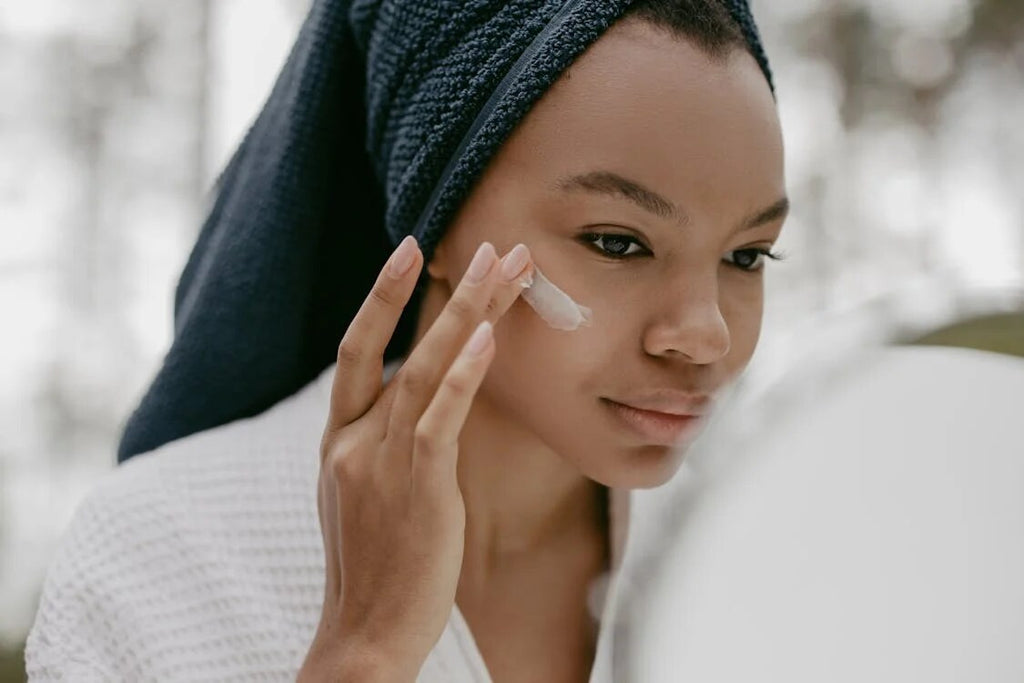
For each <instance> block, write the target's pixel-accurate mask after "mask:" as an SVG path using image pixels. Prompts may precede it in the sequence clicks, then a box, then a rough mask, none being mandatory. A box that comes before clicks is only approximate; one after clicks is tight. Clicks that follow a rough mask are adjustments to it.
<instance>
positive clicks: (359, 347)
mask: <svg viewBox="0 0 1024 683" xmlns="http://www.w3.org/2000/svg"><path fill="white" fill-rule="evenodd" d="M422 265H423V258H422V254H421V253H420V250H419V246H418V245H417V244H416V238H415V237H413V236H412V235H408V236H406V238H405V239H403V240H402V241H401V243H399V245H398V248H397V249H395V251H394V252H393V253H392V254H391V257H390V258H389V259H388V261H387V263H386V264H385V265H384V268H382V269H381V272H380V273H379V274H378V275H377V280H376V282H374V284H373V288H372V289H371V290H370V294H369V295H368V296H367V297H366V299H365V300H364V301H363V304H362V306H360V307H359V312H358V313H356V315H355V318H353V319H352V322H351V323H350V324H349V326H348V329H347V330H345V335H344V336H343V337H342V339H341V343H340V344H338V366H337V368H336V369H335V371H334V383H333V385H332V386H331V407H330V412H329V413H328V417H327V430H328V431H330V430H335V429H340V428H341V427H344V426H345V425H347V424H349V423H350V422H353V421H355V420H356V419H358V418H359V417H361V416H362V415H363V414H364V413H365V412H366V411H367V410H369V409H370V407H371V406H372V405H373V402H374V400H376V398H377V395H378V394H379V393H380V388H381V384H382V375H383V372H384V350H385V349H386V348H387V345H388V342H389V341H390V340H391V336H392V335H393V334H394V333H395V327H396V326H397V325H398V320H399V318H400V317H401V315H402V311H403V310H404V309H405V306H406V304H408V303H409V298H410V297H411V296H412V292H413V290H414V289H415V287H416V279H417V277H418V276H419V272H420V267H421V266H422Z"/></svg>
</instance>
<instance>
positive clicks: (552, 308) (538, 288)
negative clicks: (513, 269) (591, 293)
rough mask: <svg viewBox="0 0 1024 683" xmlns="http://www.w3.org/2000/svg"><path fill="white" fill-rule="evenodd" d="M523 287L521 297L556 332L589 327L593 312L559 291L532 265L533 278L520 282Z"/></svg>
mask: <svg viewBox="0 0 1024 683" xmlns="http://www.w3.org/2000/svg"><path fill="white" fill-rule="evenodd" d="M520 283H521V284H522V286H523V287H524V290H523V293H522V297H523V299H525V300H526V303H528V304H530V306H531V307H532V308H533V310H535V311H536V312H537V315H539V316H540V317H541V318H542V319H543V320H544V322H546V323H547V324H548V325H550V326H551V327H553V328H555V329H556V330H575V329H576V328H578V327H580V326H589V325H590V323H591V320H592V318H593V312H592V311H591V310H590V309H589V308H587V307H586V306H581V305H580V304H578V303H576V302H575V301H573V300H572V297H570V296H569V295H568V294H566V293H565V292H563V291H562V290H561V289H559V288H558V287H557V286H555V284H554V283H553V282H551V280H549V279H547V278H546V277H544V273H542V272H541V271H540V268H537V267H536V264H534V269H533V278H532V279H528V280H521V281H520Z"/></svg>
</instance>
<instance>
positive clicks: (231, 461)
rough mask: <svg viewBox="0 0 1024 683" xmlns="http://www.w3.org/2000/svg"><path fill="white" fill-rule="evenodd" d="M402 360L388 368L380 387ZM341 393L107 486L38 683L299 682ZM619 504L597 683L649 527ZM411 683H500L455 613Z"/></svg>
mask: <svg viewBox="0 0 1024 683" xmlns="http://www.w3.org/2000/svg"><path fill="white" fill-rule="evenodd" d="M400 360H401V359H396V360H395V361H393V362H392V363H389V364H388V365H387V366H385V368H384V376H383V379H384V381H385V382H386V381H388V380H389V378H390V377H391V376H393V374H394V371H395V370H397V368H398V366H399V365H400V362H399V361H400ZM333 379H334V372H333V367H328V368H327V369H326V370H325V371H324V372H323V373H321V375H320V377H319V378H317V379H316V380H314V381H313V382H312V383H310V385H309V386H307V387H306V388H304V389H302V390H301V391H299V393H297V394H296V395H294V396H292V397H289V398H287V399H285V400H282V401H279V402H278V403H277V404H276V405H275V406H274V407H273V408H272V409H270V410H268V411H266V412H264V413H263V414H261V415H259V416H257V417H255V418H252V419H248V420H238V421H236V422H233V423H231V424H228V425H222V426H220V427H217V428H214V429H209V430H206V431H205V432H203V433H201V434H194V435H191V436H189V437H187V438H183V439H178V440H176V441H175V442H174V443H171V444H167V445H166V446H164V447H162V448H160V449H157V450H156V451H154V452H152V453H148V454H146V455H144V456H142V457H139V458H133V459H132V460H131V461H130V462H128V463H125V464H124V466H122V467H118V468H115V469H114V470H112V471H111V472H109V473H108V475H107V476H106V477H105V478H104V479H103V481H102V482H101V484H100V486H98V487H97V488H96V489H95V490H94V491H93V492H92V493H90V494H89V496H87V497H86V499H85V501H84V502H83V503H82V504H81V505H80V506H78V508H77V509H76V511H75V515H74V518H73V520H72V522H71V524H70V525H69V526H68V528H67V530H66V531H65V533H64V535H63V536H62V538H61V542H60V544H59V547H58V549H57V552H56V553H55V556H54V560H53V562H52V563H51V565H50V568H49V570H48V572H47V575H46V581H45V582H44V586H43V590H42V595H41V596H40V600H39V610H38V612H37V614H36V618H35V621H34V623H33V625H32V629H31V631H30V633H29V636H28V641H27V643H26V648H25V664H26V671H27V673H28V679H29V680H30V681H32V682H33V683H43V682H44V681H74V682H75V683H79V682H83V681H84V682H90V683H91V682H95V683H114V682H116V681H130V682H131V683H148V682H149V681H159V682H161V683H168V682H174V681H188V682H190V683H195V682H197V681H211V682H212V681H216V682H218V683H223V682H225V681H239V682H241V681H294V680H295V675H296V673H297V672H298V670H299V668H300V667H301V665H302V662H303V660H304V659H305V656H306V653H307V652H308V651H309V646H310V643H311V642H312V641H313V636H314V634H315V632H316V628H317V624H318V623H319V621H320V613H321V607H322V604H323V597H324V579H325V576H326V572H325V569H324V548H323V537H322V536H321V533H320V521H319V517H318V514H317V497H316V495H315V491H316V486H317V477H318V476H319V473H320V458H319V454H318V451H317V443H318V442H319V440H320V431H321V429H322V426H323V423H324V419H325V416H326V414H327V409H328V406H329V404H330V394H331V384H332V381H333ZM609 495H610V499H609V507H608V512H607V514H608V525H609V528H608V531H609V534H610V537H609V541H610V549H611V567H610V568H609V571H608V572H606V573H605V574H603V575H601V576H599V577H597V578H596V579H595V580H594V581H593V582H592V583H591V586H590V594H589V595H590V603H589V607H590V610H591V615H592V616H593V617H594V618H595V619H599V620H600V624H599V626H600V628H599V630H598V642H597V652H596V654H595V662H594V669H593V672H592V676H591V679H590V680H591V681H594V683H611V681H612V680H622V679H621V678H613V677H612V676H611V675H610V671H611V670H612V666H613V661H612V656H613V651H614V650H615V643H616V642H617V641H616V637H618V636H617V634H621V632H622V629H621V626H618V624H617V617H616V615H617V611H616V604H617V600H616V596H617V595H618V594H619V591H620V590H624V589H625V586H624V584H623V581H624V580H625V577H627V576H629V574H628V573H627V571H626V569H627V567H628V566H629V565H628V564H627V563H628V562H629V561H630V559H629V558H630V557H631V552H630V551H629V548H628V543H627V537H628V538H629V539H630V541H629V542H632V541H631V539H632V532H631V531H630V527H631V526H633V525H634V524H636V523H642V521H643V518H642V517H640V518H636V519H635V521H631V520H633V519H634V517H633V504H632V503H633V494H632V492H631V491H629V490H628V489H612V490H611V491H610V494H609ZM657 542H658V543H659V544H660V543H662V542H663V539H662V538H661V537H659V538H658V539H657ZM628 585H629V584H628V583H627V584H626V586H628ZM416 681H417V683H490V681H491V678H490V675H489V674H488V671H487V667H486V664H485V663H484V660H483V656H482V655H481V654H480V651H479V648H478V646H477V642H476V640H475V638H474V636H473V633H472V632H471V631H470V629H469V626H468V624H467V622H466V621H465V619H464V617H463V615H462V613H461V611H460V610H459V608H458V606H457V605H455V606H453V608H452V612H451V614H450V616H449V619H448V622H447V624H446V625H445V628H444V631H443V633H442V634H441V636H440V638H439V639H438V641H437V643H436V644H435V645H434V647H433V648H432V650H431V651H430V653H429V654H428V656H427V658H426V660H425V661H424V663H423V666H422V668H421V669H420V672H419V675H418V676H417V678H416Z"/></svg>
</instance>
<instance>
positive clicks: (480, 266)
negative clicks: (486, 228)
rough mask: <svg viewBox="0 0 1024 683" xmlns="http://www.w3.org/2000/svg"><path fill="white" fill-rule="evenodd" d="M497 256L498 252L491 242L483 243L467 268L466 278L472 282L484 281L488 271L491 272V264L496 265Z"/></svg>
mask: <svg viewBox="0 0 1024 683" xmlns="http://www.w3.org/2000/svg"><path fill="white" fill-rule="evenodd" d="M497 257H498V254H497V253H496V252H495V251H494V246H493V245H492V244H491V243H490V242H484V243H483V244H481V245H480V248H479V249H477V250H476V254H475V255H474V256H473V260H472V261H471V262H470V264H469V268H468V269H467V270H466V279H467V280H469V281H470V282H482V281H483V279H484V278H485V277H487V273H489V272H491V266H493V265H494V260H495V259H496V258H497Z"/></svg>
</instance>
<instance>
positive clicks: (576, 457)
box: [430, 20, 785, 488]
mask: <svg viewBox="0 0 1024 683" xmlns="http://www.w3.org/2000/svg"><path fill="white" fill-rule="evenodd" d="M784 198H785V188H784V179H783V151H782V139H781V131H780V127H779V122H778V117H777V113H776V109H775V105H774V102H773V100H772V97H771V93H770V90H769V88H768V84H767V82H766V80H765V78H764V76H763V75H762V74H761V72H760V70H759V69H758V67H757V65H756V63H755V62H754V60H753V58H751V57H750V56H749V55H748V54H746V53H745V52H743V51H742V50H734V51H733V52H732V53H731V54H730V55H729V56H728V57H726V58H724V59H712V58H709V57H708V56H707V55H706V54H705V53H704V52H702V51H700V50H699V49H697V48H696V47H694V46H693V45H692V44H691V43H690V42H689V41H684V40H681V39H679V38H677V37H674V36H672V35H670V34H668V33H667V32H664V31H661V30H659V29H656V28H654V27H651V26H649V25H648V24H646V23H642V22H639V21H632V20H627V21H624V22H620V23H619V24H617V25H616V26H614V27H613V28H612V29H611V30H609V31H608V32H607V33H606V34H605V35H604V36H602V38H601V39H600V40H599V41H598V42H596V43H595V44H594V45H593V46H592V47H591V49H590V50H588V51H587V52H586V53H585V54H584V55H583V56H582V57H581V58H580V59H579V60H578V61H577V62H576V63H575V64H574V65H573V67H572V68H571V69H570V70H569V71H568V72H567V73H566V74H564V75H563V77H562V78H561V80H560V81H559V82H558V83H557V84H556V85H555V86H554V87H553V88H551V89H550V90H549V91H548V92H547V93H546V94H545V95H544V97H543V99H542V100H541V101H540V102H539V103H538V104H537V106H535V107H534V109H533V110H532V111H531V112H530V114H529V115H528V116H527V117H526V118H525V119H524V120H523V121H522V122H521V124H520V126H519V127H518V128H517V130H516V132H515V133H514V134H513V135H512V136H511V137H510V139H509V140H508V141H507V142H506V144H505V145H504V146H503V148H502V150H501V151H500V153H499V154H498V155H497V156H496V157H495V159H494V160H493V162H492V163H491V164H490V166H489V167H488V169H487V171H486V173H485V174H484V175H483V177H482V178H481V179H480V182H479V183H478V185H477V186H476V188H475V189H474V190H473V192H472V194H471V196H470V197H469V198H468V200H467V201H466V203H465V204H464V205H463V207H462V209H461V210H460V212H459V215H458V216H457V217H456V219H455V221H454V222H453V224H452V226H451V227H450V229H449V230H448V232H447V233H446V235H445V237H444V239H443V241H442V242H441V243H440V244H439V245H438V249H437V252H436V254H435V257H434V260H433V261H432V263H431V264H430V272H431V274H432V275H433V276H434V277H435V278H437V279H435V280H433V281H432V282H431V284H430V287H432V288H433V287H443V288H444V289H445V290H446V291H447V289H448V288H449V287H452V288H453V287H454V286H455V284H457V282H458V280H459V279H460V278H461V275H462V273H463V272H464V271H465V269H466V267H467V265H468V263H469V261H470V259H471V258H472V256H473V253H474V252H475V251H476V248H477V246H479V244H480V243H481V242H482V241H484V240H488V241H490V242H492V243H493V244H494V245H495V247H496V248H497V249H498V252H499V254H503V253H505V252H506V251H507V250H509V249H511V248H512V247H513V246H514V245H515V244H516V243H517V242H523V243H524V244H526V245H527V246H528V247H529V248H530V251H531V253H532V255H533V259H534V262H535V263H536V265H537V267H538V268H540V269H541V271H543V273H544V274H545V275H546V276H547V277H548V278H549V279H550V280H551V281H552V282H553V283H554V284H556V285H557V286H559V287H560V288H561V289H563V290H564V291H565V292H566V293H568V294H569V295H570V296H571V297H572V298H573V299H575V300H576V301H577V302H578V303H580V304H582V305H584V306H587V307H589V308H590V309H592V311H593V322H592V324H591V325H590V326H589V327H581V328H579V329H577V330H574V331H562V330H556V329H552V328H551V327H549V326H548V325H547V324H546V323H545V322H544V321H543V320H542V319H541V318H540V317H539V316H538V315H537V314H536V313H535V312H534V311H533V309H531V308H530V307H529V305H528V304H527V303H526V302H525V301H523V300H521V299H520V300H518V301H516V303H515V304H514V305H513V306H512V308H511V309H510V310H509V311H508V313H506V314H505V316H504V317H503V318H502V319H501V320H500V321H499V322H498V324H497V325H496V327H495V339H496V344H497V353H496V356H495V359H494V361H493V364H492V366H491V368H490V371H489V373H488V375H487V378H486V380H485V382H484V384H483V386H482V387H481V390H480V393H479V394H478V399H477V400H478V401H483V402H486V403H488V404H490V405H491V406H493V408H494V414H498V415H502V416H503V417H504V418H505V419H506V420H507V422H508V426H507V428H508V429H510V430H518V431H519V432H520V436H523V438H527V437H529V438H535V439H540V441H542V442H543V443H544V444H545V445H546V446H548V447H550V448H551V449H553V450H554V451H555V452H557V453H558V454H559V455H561V456H562V457H564V458H567V459H568V460H569V461H571V462H572V463H573V464H574V465H575V466H576V467H577V468H578V469H579V470H580V471H581V473H583V474H584V475H586V476H588V477H589V478H591V479H593V480H595V481H598V482H600V483H603V484H605V485H608V486H613V487H630V488H645V487H650V486H657V485H659V484H661V483H663V482H664V481H666V480H667V479H668V478H670V477H671V476H672V474H673V473H674V472H675V470H676V469H677V468H678V466H679V464H680V462H681V458H682V454H683V452H684V451H685V442H686V440H685V439H684V440H682V441H679V442H677V443H676V444H675V445H674V446H672V445H668V444H666V443H664V442H659V440H657V439H654V438H651V437H645V436H643V435H641V434H640V433H638V432H636V431H634V430H632V429H630V428H629V427H628V425H627V424H625V423H623V422H622V421H621V419H620V418H619V417H618V413H617V411H616V410H615V409H614V407H613V405H612V404H611V403H609V399H610V400H612V401H616V402H619V403H630V402H633V403H636V402H638V401H642V400H643V399H644V398H645V397H648V398H649V397H650V396H651V395H653V394H657V393H658V392H666V391H671V392H679V393H681V394H695V395H710V396H711V397H714V396H715V395H716V394H717V393H718V392H719V390H720V389H721V388H722V387H723V385H725V384H726V383H728V382H729V381H731V380H733V379H734V378H735V377H736V375H737V374H738V373H740V371H741V370H742V369H743V368H744V367H745V366H746V364H747V362H748V361H749V360H750V357H751V355H752V354H753V351H754V347H755V345H756V343H757V339H758V335H759V332H760V327H761V313H762V303H763V302H762V298H763V277H764V275H763V272H762V271H761V270H760V268H761V267H762V263H763V261H764V257H763V256H761V255H759V254H758V252H757V250H758V249H764V250H767V249H769V248H770V247H771V246H772V244H773V243H774V242H775V240H776V239H777V238H778V235H779V231H780V230H781V227H782V226H781V224H782V221H783V219H784V215H785V208H784ZM780 202H782V203H783V204H780ZM745 268H746V269H745ZM698 403H699V401H698Z"/></svg>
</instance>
